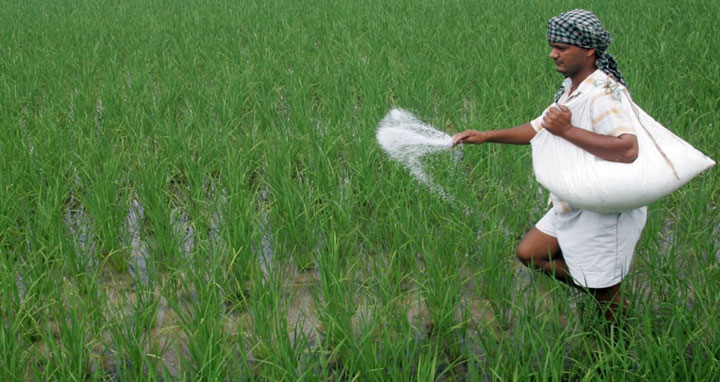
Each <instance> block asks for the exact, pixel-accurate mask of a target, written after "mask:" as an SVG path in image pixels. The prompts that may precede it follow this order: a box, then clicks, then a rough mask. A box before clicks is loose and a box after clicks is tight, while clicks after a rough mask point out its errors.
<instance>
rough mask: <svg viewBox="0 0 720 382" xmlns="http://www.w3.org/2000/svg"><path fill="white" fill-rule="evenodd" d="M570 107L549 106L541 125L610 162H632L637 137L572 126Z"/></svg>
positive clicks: (635, 152)
mask: <svg viewBox="0 0 720 382" xmlns="http://www.w3.org/2000/svg"><path fill="white" fill-rule="evenodd" d="M571 116H572V115H571V113H570V109H568V107H567V106H565V105H559V106H557V107H551V108H550V109H549V110H548V112H547V114H546V115H545V118H544V119H543V124H542V125H543V127H544V128H545V129H547V130H548V131H549V132H550V133H552V134H554V135H557V136H559V137H562V138H564V139H566V140H567V141H569V142H571V143H573V144H575V145H576V146H578V147H580V148H582V149H583V150H585V151H587V152H589V153H591V154H593V155H595V156H597V157H599V158H602V159H605V160H608V161H611V162H620V163H632V162H634V161H635V159H636V158H637V156H638V144H637V138H636V137H635V135H632V134H621V135H619V136H611V135H601V134H596V133H593V132H591V131H588V130H584V129H581V128H579V127H576V126H573V125H572V124H571V123H570V119H571Z"/></svg>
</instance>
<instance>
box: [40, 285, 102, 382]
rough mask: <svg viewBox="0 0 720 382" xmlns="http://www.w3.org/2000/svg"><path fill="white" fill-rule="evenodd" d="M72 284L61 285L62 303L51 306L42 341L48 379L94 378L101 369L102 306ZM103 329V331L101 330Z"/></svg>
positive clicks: (57, 302)
mask: <svg viewBox="0 0 720 382" xmlns="http://www.w3.org/2000/svg"><path fill="white" fill-rule="evenodd" d="M73 288H74V287H73V285H72V284H70V283H69V282H64V283H63V285H62V289H63V292H62V294H61V295H60V296H59V297H61V300H59V301H56V302H54V303H53V304H52V305H51V306H49V307H48V308H49V310H50V311H51V313H50V321H49V322H48V326H47V327H46V328H44V331H43V334H42V342H43V343H44V344H45V345H46V346H47V349H48V350H47V352H48V355H47V359H46V360H45V363H46V367H45V369H44V370H43V373H42V374H43V378H44V379H46V380H55V379H57V380H73V379H76V380H80V379H94V378H93V377H95V378H96V377H97V376H98V373H96V372H93V369H96V368H97V367H98V366H99V363H95V362H93V361H96V355H95V354H94V353H95V352H96V350H97V348H98V346H99V345H100V341H101V338H100V335H101V334H102V329H103V319H102V316H101V314H102V312H101V309H102V308H103V306H102V305H97V304H92V305H91V304H90V301H87V302H86V301H85V300H84V299H82V298H79V297H81V296H79V295H77V293H78V291H76V290H72V289H73ZM98 329H100V330H98Z"/></svg>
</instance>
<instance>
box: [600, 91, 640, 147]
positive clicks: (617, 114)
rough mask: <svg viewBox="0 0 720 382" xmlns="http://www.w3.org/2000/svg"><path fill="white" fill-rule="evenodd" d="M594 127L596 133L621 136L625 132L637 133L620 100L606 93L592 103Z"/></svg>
mask: <svg viewBox="0 0 720 382" xmlns="http://www.w3.org/2000/svg"><path fill="white" fill-rule="evenodd" d="M591 110H592V129H593V132H595V133H596V134H602V135H610V136H613V137H619V136H621V135H623V134H632V135H636V133H635V129H634V128H633V127H632V124H630V118H629V116H628V115H627V114H626V113H625V111H624V110H623V107H622V104H621V103H620V100H617V99H615V98H613V97H612V95H610V94H604V95H603V96H601V97H599V98H597V99H596V100H595V102H594V103H593V104H592V109H591Z"/></svg>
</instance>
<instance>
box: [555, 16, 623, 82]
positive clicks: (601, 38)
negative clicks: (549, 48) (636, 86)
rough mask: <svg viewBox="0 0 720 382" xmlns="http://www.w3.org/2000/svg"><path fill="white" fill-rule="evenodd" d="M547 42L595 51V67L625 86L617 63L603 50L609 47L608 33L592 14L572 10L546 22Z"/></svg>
mask: <svg viewBox="0 0 720 382" xmlns="http://www.w3.org/2000/svg"><path fill="white" fill-rule="evenodd" d="M547 26H548V29H547V39H548V42H550V43H553V42H557V43H562V44H570V45H575V46H578V47H580V48H585V49H595V55H596V59H595V67H596V68H598V69H600V70H602V71H604V72H605V73H607V74H611V75H613V76H614V77H615V79H616V80H617V81H618V82H620V83H621V84H623V85H625V79H624V78H623V76H622V74H621V73H620V70H618V66H617V61H615V58H614V57H613V56H612V55H611V54H610V53H608V52H606V51H605V50H606V49H607V48H608V46H609V45H610V32H608V31H607V30H605V28H603V26H602V23H600V20H599V19H598V18H597V16H595V14H594V13H592V12H590V11H587V10H584V9H574V10H572V11H569V12H565V13H562V14H560V15H558V16H555V17H553V18H551V19H550V20H548V23H547Z"/></svg>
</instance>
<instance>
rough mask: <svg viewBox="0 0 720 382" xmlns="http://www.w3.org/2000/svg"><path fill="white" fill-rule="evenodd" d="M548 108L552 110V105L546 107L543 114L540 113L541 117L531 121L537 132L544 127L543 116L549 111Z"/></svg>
mask: <svg viewBox="0 0 720 382" xmlns="http://www.w3.org/2000/svg"><path fill="white" fill-rule="evenodd" d="M548 110H550V106H548V107H547V108H545V110H543V112H542V114H540V116H539V117H537V118H535V119H533V120H532V121H530V126H532V128H533V129H535V132H538V131H540V130H542V129H543V127H542V121H543V118H545V113H547V111H548Z"/></svg>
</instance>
